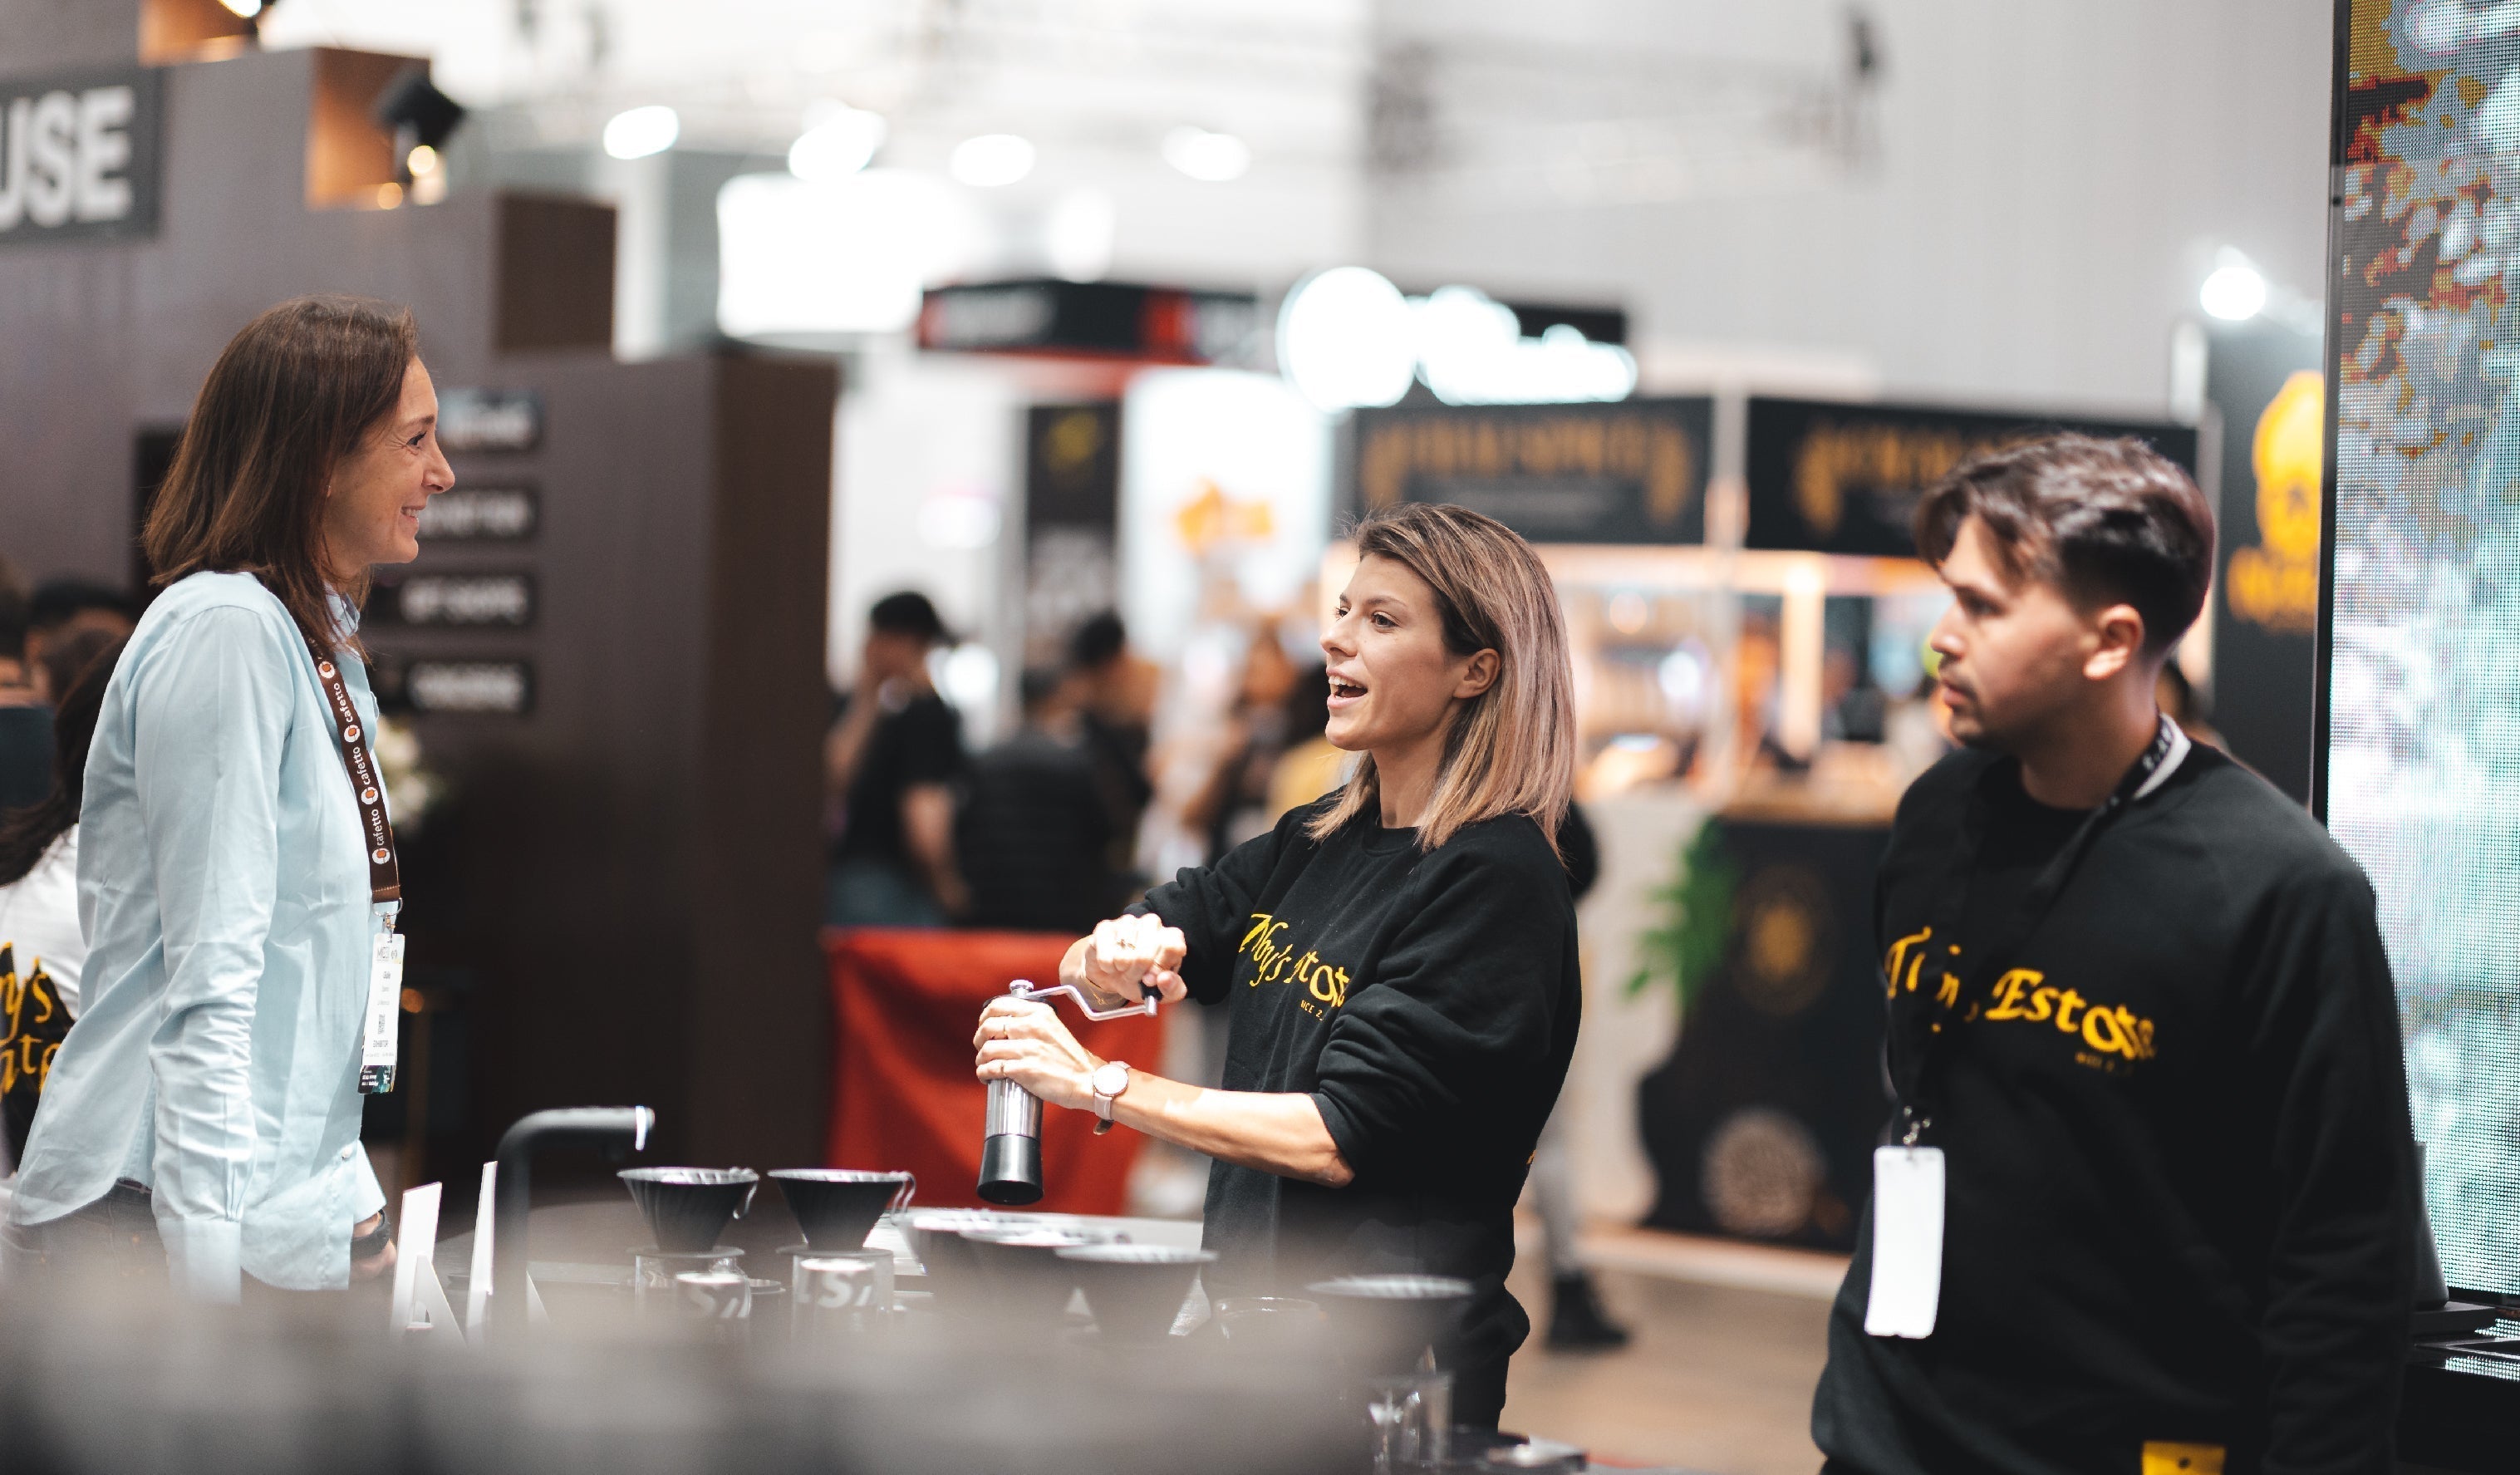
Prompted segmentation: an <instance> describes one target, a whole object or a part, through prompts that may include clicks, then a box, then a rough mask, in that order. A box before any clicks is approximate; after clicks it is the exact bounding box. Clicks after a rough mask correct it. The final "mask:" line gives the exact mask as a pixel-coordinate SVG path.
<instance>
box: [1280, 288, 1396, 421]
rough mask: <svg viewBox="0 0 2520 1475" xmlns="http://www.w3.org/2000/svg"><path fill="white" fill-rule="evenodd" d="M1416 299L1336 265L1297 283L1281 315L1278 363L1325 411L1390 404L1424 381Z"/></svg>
mask: <svg viewBox="0 0 2520 1475" xmlns="http://www.w3.org/2000/svg"><path fill="white" fill-rule="evenodd" d="M1414 329H1415V324H1413V323H1412V322H1411V320H1410V309H1409V299H1408V298H1406V297H1403V296H1402V295H1401V294H1400V289H1398V288H1396V287H1394V286H1392V285H1391V284H1390V283H1389V282H1388V281H1386V280H1385V279H1384V278H1383V276H1382V274H1381V273H1379V272H1376V271H1373V270H1371V269H1369V268H1367V267H1362V266H1334V267H1332V268H1330V269H1329V270H1328V271H1326V272H1320V273H1317V274H1315V275H1313V276H1311V277H1308V278H1306V279H1305V280H1304V281H1302V282H1300V283H1297V284H1296V286H1295V290H1294V291H1290V292H1288V293H1286V305H1285V306H1284V307H1283V308H1281V309H1279V312H1278V365H1279V368H1280V370H1281V371H1282V372H1283V373H1284V374H1285V376H1286V379H1287V380H1288V381H1289V382H1291V383H1292V384H1293V385H1294V386H1295V388H1296V390H1297V391H1298V392H1300V393H1301V394H1302V395H1303V396H1304V398H1306V399H1309V400H1311V401H1312V402H1313V403H1314V404H1315V405H1317V406H1319V407H1320V408H1322V409H1324V410H1346V409H1353V408H1354V407H1356V406H1359V405H1389V404H1396V403H1398V402H1399V400H1400V397H1401V396H1402V395H1404V394H1407V393H1408V392H1409V385H1410V383H1411V381H1412V380H1415V379H1416V378H1417V376H1418V345H1417V335H1416V333H1415V331H1414Z"/></svg>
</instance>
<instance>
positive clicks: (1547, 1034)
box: [1313, 856, 1570, 1173]
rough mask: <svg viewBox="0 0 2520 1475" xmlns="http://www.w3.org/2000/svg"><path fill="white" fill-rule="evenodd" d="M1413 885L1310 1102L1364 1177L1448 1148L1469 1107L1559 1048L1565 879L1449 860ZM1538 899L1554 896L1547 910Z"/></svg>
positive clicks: (1354, 997) (1529, 1077)
mask: <svg viewBox="0 0 2520 1475" xmlns="http://www.w3.org/2000/svg"><path fill="white" fill-rule="evenodd" d="M1430 872H1431V873H1430ZM1412 884H1413V886H1414V887H1415V888H1416V889H1417V890H1418V896H1417V897H1416V898H1414V899H1413V900H1414V901H1415V907H1414V910H1413V912H1412V913H1411V915H1410V917H1409V920H1408V921H1407V922H1406V923H1405V924H1404V925H1403V926H1402V928H1401V930H1400V932H1399V934H1398V935H1397V936H1396V937H1395V938H1394V939H1393V941H1392V945H1391V948H1390V950H1389V951H1388V952H1387V953H1386V954H1385V955H1384V958H1383V961H1382V965H1381V968H1380V970H1379V971H1378V972H1377V974H1376V976H1375V977H1374V980H1373V986H1372V987H1371V988H1358V989H1356V990H1354V991H1353V992H1351V993H1349V994H1348V996H1347V1000H1346V1003H1345V1004H1344V1005H1343V1006H1341V1007H1340V1009H1339V1011H1338V1017H1337V1018H1336V1019H1335V1020H1334V1021H1332V1023H1331V1025H1330V1037H1329V1040H1328V1043H1327V1044H1325V1045H1324V1046H1323V1047H1322V1055H1321V1064H1320V1066H1319V1078H1318V1085H1317V1086H1316V1088H1315V1090H1314V1092H1313V1101H1314V1104H1315V1105H1316V1106H1318V1107H1319V1108H1320V1110H1321V1113H1322V1123H1323V1125H1324V1126H1325V1127H1327V1128H1328V1131H1329V1135H1330V1139H1331V1140H1332V1141H1334V1142H1336V1143H1337V1144H1338V1150H1339V1156H1340V1157H1341V1158H1342V1159H1344V1160H1345V1161H1346V1162H1347V1163H1348V1164H1349V1166H1351V1167H1353V1168H1355V1169H1356V1170H1357V1171H1358V1172H1359V1173H1366V1172H1370V1171H1376V1170H1388V1169H1391V1168H1395V1167H1397V1166H1399V1165H1400V1164H1401V1162H1402V1161H1403V1160H1404V1159H1406V1158H1408V1157H1410V1156H1412V1155H1413V1154H1421V1153H1422V1152H1423V1151H1424V1150H1425V1144H1426V1143H1428V1142H1429V1141H1438V1140H1444V1139H1445V1138H1446V1136H1447V1134H1446V1133H1445V1132H1444V1131H1443V1130H1442V1129H1443V1127H1444V1124H1445V1123H1446V1122H1447V1121H1448V1120H1451V1119H1454V1118H1456V1117H1457V1116H1458V1115H1459V1114H1460V1113H1461V1112H1462V1111H1463V1108H1464V1106H1465V1105H1466V1104H1468V1103H1469V1102H1470V1101H1471V1099H1472V1098H1473V1097H1474V1096H1479V1095H1486V1096H1492V1097H1493V1096H1500V1095H1509V1094H1511V1093H1512V1092H1514V1091H1515V1090H1517V1089H1518V1088H1519V1087H1520V1086H1522V1085H1523V1084H1524V1083H1528V1082H1532V1081H1535V1080H1537V1079H1538V1078H1539V1077H1540V1075H1541V1074H1542V1073H1543V1072H1545V1071H1546V1070H1547V1069H1548V1068H1549V1062H1550V1060H1551V1058H1552V1055H1551V1051H1552V1050H1553V1041H1554V1039H1555V1027H1556V1026H1555V1018H1554V1016H1555V1012H1556V1009H1557V1007H1558V1003H1559V998H1560V991H1559V987H1558V985H1559V983H1560V976H1559V975H1560V974H1561V973H1562V972H1563V971H1564V960H1565V956H1566V954H1565V948H1566V931H1565V929H1566V926H1567V923H1568V920H1569V916H1570V914H1569V912H1568V910H1567V906H1566V902H1565V890H1564V888H1565V879H1564V876H1563V874H1562V872H1561V873H1559V874H1556V875H1547V874H1538V875H1535V874H1527V873H1524V872H1520V871H1518V870H1515V869H1513V868H1509V867H1505V866H1500V865H1496V864H1493V863H1491V862H1489V861H1486V860H1482V859H1478V858H1473V857H1467V856H1464V857H1461V858H1458V859H1456V858H1449V857H1448V858H1444V859H1442V860H1439V861H1438V862H1437V863H1435V864H1434V865H1433V866H1431V867H1429V868H1424V869H1421V871H1420V872H1419V873H1418V876H1417V877H1415V878H1413V882H1412ZM1541 886H1548V887H1554V888H1556V891H1557V895H1556V896H1555V897H1554V898H1551V899H1549V902H1548V903H1547V904H1544V902H1543V900H1542V897H1540V896H1537V895H1535V894H1534V888H1535V887H1541ZM1550 1085H1551V1089H1552V1090H1553V1089H1554V1083H1553V1082H1552V1083H1550ZM1543 1114H1544V1115H1545V1114H1546V1113H1543ZM1531 1125H1532V1131H1533V1133H1534V1134H1535V1136H1536V1135H1537V1133H1538V1130H1539V1124H1538V1122H1537V1121H1535V1122H1533V1123H1532V1124H1531ZM1527 1145H1528V1144H1525V1146H1526V1147H1527Z"/></svg>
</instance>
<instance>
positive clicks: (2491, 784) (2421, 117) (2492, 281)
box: [2323, 0, 2520, 1292]
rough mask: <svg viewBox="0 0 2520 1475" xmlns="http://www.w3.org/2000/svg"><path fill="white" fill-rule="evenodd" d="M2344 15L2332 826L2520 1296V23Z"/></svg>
mask: <svg viewBox="0 0 2520 1475" xmlns="http://www.w3.org/2000/svg"><path fill="white" fill-rule="evenodd" d="M2346 23H2347V24H2348V25H2349V26H2350V27H2351V33H2350V37H2349V40H2350V48H2349V51H2350V60H2349V62H2348V67H2347V75H2346V76H2345V77H2343V78H2341V79H2340V80H2341V82H2342V85H2343V86H2344V88H2345V91H2344V93H2343V96H2342V98H2341V103H2342V114H2341V119H2340V121H2341V124H2342V126H2340V128H2339V129H2338V131H2337V137H2336V146H2337V147H2338V148H2339V149H2341V150H2342V151H2343V156H2342V157H2340V158H2338V159H2337V160H2336V163H2337V165H2338V167H2339V169H2340V171H2341V174H2340V178H2339V191H2340V195H2341V204H2340V206H2339V211H2340V217H2341V218H2340V221H2339V225H2340V229H2341V231H2342V236H2341V243H2340V244H2341V246H2342V251H2341V258H2340V260H2339V270H2338V274H2337V277H2336V279H2335V281H2334V282H2333V283H2332V284H2331V286H2330V295H2329V298H2328V301H2329V308H2330V310H2331V311H2333V312H2334V313H2335V314H2336V315H2337V318H2336V323H2335V325H2334V326H2335V330H2336V331H2335V333H2334V334H2333V335H2331V338H2330V343H2331V345H2332V350H2331V351H2333V352H2334V353H2335V354H2336V355H2337V362H2336V364H2335V366H2334V369H2335V372H2334V375H2333V380H2334V382H2335V383H2336V386H2337V387H2336V422H2337V424H2336V522H2335V547H2334V559H2335V597H2334V606H2333V609H2332V611H2331V614H2330V618H2331V620H2332V624H2331V626H2330V634H2331V637H2332V639H2331V641H2330V643H2329V647H2328V648H2329V652H2330V653H2329V657H2328V661H2329V664H2328V670H2327V673H2326V675H2327V682H2328V705H2329V720H2328V735H2327V740H2328V746H2327V753H2326V757H2327V762H2326V770H2325V776H2324V777H2325V783H2324V795H2323V797H2324V800H2325V813H2326V818H2327V822H2328V825H2329V827H2330V828H2331V830H2332V831H2333V832H2334V833H2335V835H2336V837H2337V839H2338V840H2339V841H2340V842H2342V843H2343V844H2344V846H2345V847H2346V849H2347V850H2349V851H2351V852H2352V853H2353V855H2354V856H2355V858H2356V859H2357V860H2359V861H2361V862H2362V864H2363V869H2364V870H2365V871H2366V872H2369V873H2370V877H2371V882H2372V885H2373V886H2374V887H2375V888H2376V889H2377V891H2378V893H2379V903H2380V924H2381V928H2382V931H2383V932H2384V934H2385V935H2386V937H2387V940H2388V947H2389V956H2390V961H2391V963H2392V965H2393V967H2394V969H2395V972H2396V975H2397V984H2398V999H2399V1007H2400V1011H2401V1022H2402V1025H2403V1028H2404V1030H2405V1037H2406V1049H2407V1070H2408V1084H2409V1086H2410V1087H2411V1089H2412V1093H2413V1106H2414V1127H2415V1136H2416V1138H2417V1139H2418V1140H2421V1141H2422V1142H2423V1143H2424V1144H2425V1147H2426V1167H2425V1187H2426V1193H2427V1197H2428V1200H2429V1205H2430V1208H2431V1212H2432V1217H2433V1228H2434V1231H2435V1233H2436V1235H2437V1237H2438V1239H2439V1243H2440V1248H2441V1259H2442V1268H2443V1270H2444V1272H2445V1273H2446V1274H2447V1275H2448V1277H2449V1279H2450V1281H2451V1283H2452V1284H2453V1285H2458V1286H2467V1287H2472V1288H2476V1289H2483V1290H2492V1291H2503V1292H2509V1291H2520V518H2515V505H2520V402H2515V399H2514V396H2515V394H2520V376H2515V373H2514V370H2515V368H2520V361H2515V358H2514V353H2515V344H2520V325H2509V326H2506V325H2507V324H2508V320H2509V318H2510V315H2511V314H2510V309H2509V308H2508V307H2507V306H2506V305H2505V295H2506V292H2507V291H2508V289H2507V287H2506V285H2505V284H2506V283H2508V282H2511V281H2514V280H2520V278H2515V277H2514V275H2513V274H2514V273H2520V195H2515V196H2514V197H2513V198H2510V199H2505V198H2504V197H2503V194H2502V190H2503V186H2504V185H2505V183H2507V182H2509V181H2511V180H2512V178H2513V174H2512V171H2513V170H2514V169H2515V167H2520V12H2515V10H2514V8H2512V7H2507V6H2499V7H2487V6H2475V5H2467V4H2460V3H2445V0H2354V3H2352V4H2351V5H2350V7H2349V9H2348V11H2347V17H2346Z"/></svg>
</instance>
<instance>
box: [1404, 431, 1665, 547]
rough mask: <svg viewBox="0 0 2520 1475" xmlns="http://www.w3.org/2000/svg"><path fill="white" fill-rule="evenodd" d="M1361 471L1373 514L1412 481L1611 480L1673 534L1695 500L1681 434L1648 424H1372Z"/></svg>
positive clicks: (1651, 517) (1653, 521) (1658, 525)
mask: <svg viewBox="0 0 2520 1475" xmlns="http://www.w3.org/2000/svg"><path fill="white" fill-rule="evenodd" d="M1357 465H1358V469H1357V485H1358V488H1359V490H1360V491H1362V492H1363V494H1364V497H1365V505H1366V507H1367V508H1368V509H1369V510H1371V511H1375V512H1379V511H1381V510H1382V509H1383V508H1386V507H1390V506H1392V505H1393V504H1395V503H1397V502H1399V501H1401V500H1402V499H1403V498H1404V497H1405V496H1406V495H1407V493H1408V490H1409V483H1410V481H1411V480H1412V479H1413V478H1415V477H1418V476H1433V477H1445V476H1481V477H1496V476H1616V477H1622V478H1626V479H1629V480H1634V481H1641V482H1643V484H1644V495H1645V517H1646V519H1647V520H1648V521H1650V522H1652V523H1653V524H1654V525H1655V526H1656V527H1671V526H1674V525H1676V524H1677V523H1678V522H1679V521H1680V519H1681V516H1682V514H1685V513H1687V512H1688V505H1689V502H1690V500H1691V498H1692V497H1693V495H1694V490H1695V489H1694V487H1693V485H1692V483H1693V482H1694V481H1695V479H1696V470H1697V452H1696V448H1695V447H1694V446H1692V445H1691V444H1690V443H1689V439H1688V433H1687V432H1686V431H1684V430H1682V429H1681V427H1680V426H1678V425H1672V424H1670V423H1669V422H1667V421H1663V420H1660V419H1656V418H1654V417H1651V416H1646V415H1638V414H1626V415H1620V414H1599V413H1596V414H1591V415H1574V414H1568V415H1512V416H1506V415H1446V416H1441V417H1437V416H1424V417H1413V418H1410V419H1406V420H1398V421H1385V422H1382V423H1380V424H1378V425H1374V426H1373V429H1372V430H1370V431H1369V432H1368V433H1367V435H1366V440H1365V449H1364V451H1363V452H1362V453H1361V454H1360V455H1359V456H1358V458H1357Z"/></svg>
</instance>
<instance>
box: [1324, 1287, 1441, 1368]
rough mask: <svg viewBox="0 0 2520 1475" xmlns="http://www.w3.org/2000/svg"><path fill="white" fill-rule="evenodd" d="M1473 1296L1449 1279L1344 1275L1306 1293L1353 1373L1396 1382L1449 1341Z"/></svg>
mask: <svg viewBox="0 0 2520 1475" xmlns="http://www.w3.org/2000/svg"><path fill="white" fill-rule="evenodd" d="M1472 1290H1473V1287H1472V1286H1471V1284H1470V1282H1468V1281H1467V1280H1462V1279H1457V1278H1455V1277H1454V1276H1451V1275H1343V1276H1341V1277H1339V1278H1338V1279H1336V1280H1324V1281H1320V1282H1318V1283H1316V1284H1313V1285H1308V1286H1306V1287H1304V1294H1305V1295H1307V1296H1310V1297H1312V1298H1313V1299H1314V1300H1316V1301H1319V1302H1320V1303H1321V1306H1322V1311H1323V1313H1324V1314H1325V1315H1326V1316H1328V1318H1329V1321H1330V1331H1331V1334H1332V1335H1333V1336H1334V1337H1335V1338H1336V1339H1337V1341H1338V1343H1339V1345H1340V1346H1341V1347H1343V1348H1344V1349H1346V1350H1347V1354H1348V1357H1349V1359H1350V1360H1351V1361H1352V1362H1353V1363H1355V1364H1356V1366H1357V1370H1359V1371H1361V1372H1366V1373H1374V1374H1389V1375H1392V1376H1398V1375H1399V1374H1402V1373H1407V1372H1414V1371H1416V1370H1417V1367H1418V1360H1419V1359H1420V1358H1422V1357H1423V1356H1425V1353H1426V1349H1427V1348H1428V1347H1430V1346H1432V1345H1434V1344H1435V1343H1437V1342H1441V1341H1443V1340H1444V1339H1445V1338H1446V1337H1448V1336H1449V1335H1451V1333H1452V1331H1453V1328H1454V1326H1455V1325H1456V1324H1458V1323H1459V1322H1460V1320H1461V1319H1462V1313H1463V1311H1464V1310H1466V1309H1467V1308H1468V1307H1469V1304H1470V1294H1471V1292H1472Z"/></svg>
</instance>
